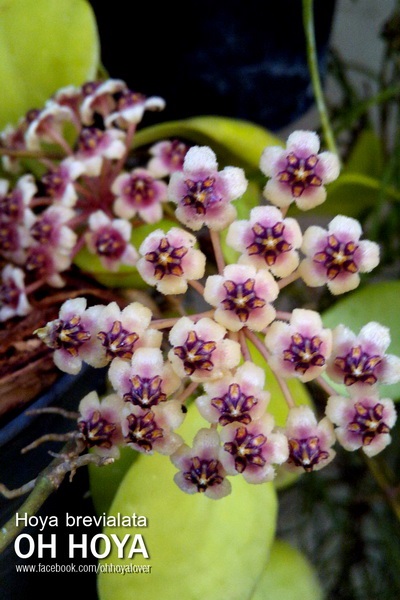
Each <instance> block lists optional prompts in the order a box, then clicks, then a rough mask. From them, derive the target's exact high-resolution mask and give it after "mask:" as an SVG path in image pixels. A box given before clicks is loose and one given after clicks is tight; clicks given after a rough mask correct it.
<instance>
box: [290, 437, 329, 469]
mask: <svg viewBox="0 0 400 600" xmlns="http://www.w3.org/2000/svg"><path fill="white" fill-rule="evenodd" d="M328 456H329V453H328V452H326V450H321V447H320V443H319V437H317V436H312V437H308V438H302V439H300V440H298V439H296V438H290V439H289V458H288V463H292V464H294V465H296V467H303V469H304V470H305V471H307V472H310V471H312V470H313V468H314V467H315V465H317V464H318V463H319V462H320V461H321V460H325V459H327V458H328Z"/></svg>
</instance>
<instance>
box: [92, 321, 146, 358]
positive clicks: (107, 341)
mask: <svg viewBox="0 0 400 600" xmlns="http://www.w3.org/2000/svg"><path fill="white" fill-rule="evenodd" d="M97 337H98V339H99V340H100V341H101V343H102V345H103V346H104V347H105V349H106V354H107V356H108V357H109V358H111V359H113V358H115V357H117V356H118V357H119V358H123V359H127V360H129V359H131V358H132V355H133V346H134V344H135V342H137V340H138V339H139V336H138V335H137V333H134V332H131V331H128V330H127V329H124V328H123V327H122V323H121V321H114V323H113V325H112V327H111V329H110V330H109V331H107V332H106V331H100V332H99V333H98V334H97Z"/></svg>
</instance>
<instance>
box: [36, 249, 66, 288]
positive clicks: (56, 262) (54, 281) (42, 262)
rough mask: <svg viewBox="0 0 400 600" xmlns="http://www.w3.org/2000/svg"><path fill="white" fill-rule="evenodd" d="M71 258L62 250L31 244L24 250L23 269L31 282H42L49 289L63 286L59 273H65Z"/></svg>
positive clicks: (63, 282)
mask: <svg viewBox="0 0 400 600" xmlns="http://www.w3.org/2000/svg"><path fill="white" fill-rule="evenodd" d="M71 263H72V257H71V256H70V255H69V254H68V253H67V254H66V253H65V250H64V249H58V250H55V249H54V248H52V247H51V246H49V245H47V244H36V243H35V244H32V245H30V246H29V247H28V248H27V250H26V256H25V260H24V267H25V270H26V272H27V273H28V274H29V276H30V279H32V280H36V281H39V280H41V279H42V280H43V281H44V282H46V283H47V284H48V285H50V286H51V287H55V288H60V287H63V286H64V285H65V281H64V279H63V278H62V277H61V275H60V273H63V272H64V271H66V270H67V269H68V268H69V267H70V266H71Z"/></svg>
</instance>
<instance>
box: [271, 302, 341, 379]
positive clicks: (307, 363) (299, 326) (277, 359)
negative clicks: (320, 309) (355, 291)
mask: <svg viewBox="0 0 400 600" xmlns="http://www.w3.org/2000/svg"><path fill="white" fill-rule="evenodd" d="M265 345H266V346H267V348H268V351H269V352H270V353H271V356H270V359H269V364H270V366H271V368H272V369H274V370H275V371H276V372H277V373H279V375H281V376H282V377H297V378H299V379H300V380H301V381H311V380H312V379H315V378H316V377H318V375H320V374H321V373H322V372H323V371H324V370H325V368H326V363H327V360H328V358H329V356H330V354H331V351H332V332H331V330H330V329H323V326H322V321H321V317H320V315H319V314H318V313H317V312H315V311H313V310H306V309H303V308H295V309H294V310H293V312H292V315H291V318H290V322H289V323H286V322H284V321H274V323H272V325H270V326H269V328H268V329H267V334H266V336H265Z"/></svg>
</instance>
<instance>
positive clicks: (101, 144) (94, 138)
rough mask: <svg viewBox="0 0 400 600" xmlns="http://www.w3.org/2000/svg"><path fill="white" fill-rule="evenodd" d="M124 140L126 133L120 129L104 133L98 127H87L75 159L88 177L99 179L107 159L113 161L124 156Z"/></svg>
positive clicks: (82, 134) (83, 132)
mask: <svg viewBox="0 0 400 600" xmlns="http://www.w3.org/2000/svg"><path fill="white" fill-rule="evenodd" d="M124 140H125V133H124V132H123V131H120V130H119V129H107V130H106V131H103V130H102V129H98V128H96V127H85V128H84V129H82V131H81V133H80V135H79V138H78V146H77V150H76V152H75V159H76V160H79V161H80V162H81V163H82V165H83V166H84V169H85V174H86V175H89V177H97V176H98V175H100V171H101V168H102V166H103V161H104V159H105V158H107V159H109V160H113V159H118V158H122V157H123V156H124V154H125V152H126V147H125V144H124Z"/></svg>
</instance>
